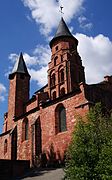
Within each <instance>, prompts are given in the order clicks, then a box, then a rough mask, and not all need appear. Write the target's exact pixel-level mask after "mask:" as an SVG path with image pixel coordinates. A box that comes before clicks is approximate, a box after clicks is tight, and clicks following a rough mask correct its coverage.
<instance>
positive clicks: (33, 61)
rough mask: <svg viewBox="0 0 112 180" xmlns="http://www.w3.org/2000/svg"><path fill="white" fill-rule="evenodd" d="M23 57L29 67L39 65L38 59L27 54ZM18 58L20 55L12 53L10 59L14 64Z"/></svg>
mask: <svg viewBox="0 0 112 180" xmlns="http://www.w3.org/2000/svg"><path fill="white" fill-rule="evenodd" d="M23 56H24V59H25V62H26V64H27V66H28V67H30V66H32V65H35V64H37V57H36V56H30V55H29V54H27V53H23ZM18 58H19V55H18V54H15V53H11V54H10V55H9V59H10V60H11V61H12V63H15V62H16V61H17V59H18Z"/></svg>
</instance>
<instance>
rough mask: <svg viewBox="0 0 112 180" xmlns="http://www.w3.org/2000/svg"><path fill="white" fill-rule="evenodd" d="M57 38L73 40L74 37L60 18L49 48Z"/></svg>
mask: <svg viewBox="0 0 112 180" xmlns="http://www.w3.org/2000/svg"><path fill="white" fill-rule="evenodd" d="M59 37H72V38H74V36H73V35H72V34H71V32H70V30H69V29H68V27H67V25H66V23H65V21H64V19H63V17H62V18H61V20H60V22H59V25H58V28H57V31H56V34H55V36H54V38H53V39H52V40H51V42H50V47H51V46H52V44H53V42H54V41H55V40H56V39H57V38H59ZM74 39H75V38H74Z"/></svg>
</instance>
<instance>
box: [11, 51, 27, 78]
mask: <svg viewBox="0 0 112 180" xmlns="http://www.w3.org/2000/svg"><path fill="white" fill-rule="evenodd" d="M15 73H21V74H25V75H27V76H30V75H29V73H28V70H27V67H26V64H25V61H24V58H23V54H22V52H21V53H20V56H19V58H18V60H17V61H16V63H15V65H14V68H13V70H12V73H11V74H10V75H9V79H10V78H11V76H12V75H13V74H15Z"/></svg>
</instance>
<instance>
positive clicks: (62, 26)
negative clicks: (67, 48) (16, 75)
mask: <svg viewBox="0 0 112 180" xmlns="http://www.w3.org/2000/svg"><path fill="white" fill-rule="evenodd" d="M59 36H72V34H71V32H70V31H69V29H68V27H67V25H66V23H65V21H64V19H63V18H61V20H60V23H59V25H58V29H57V31H56V34H55V36H54V38H56V37H59Z"/></svg>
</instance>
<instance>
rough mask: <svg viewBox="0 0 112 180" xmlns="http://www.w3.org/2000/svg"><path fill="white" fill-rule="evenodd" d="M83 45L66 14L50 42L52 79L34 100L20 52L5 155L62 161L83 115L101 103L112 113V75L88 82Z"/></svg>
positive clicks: (0, 138) (1, 137) (2, 138)
mask: <svg viewBox="0 0 112 180" xmlns="http://www.w3.org/2000/svg"><path fill="white" fill-rule="evenodd" d="M77 47H78V40H77V39H76V38H75V37H74V36H73V35H72V34H71V32H70V30H69V28H68V26H67V25H66V23H65V21H64V19H63V18H61V20H60V22H59V25H58V28H57V31H56V34H55V36H54V37H53V39H52V40H51V41H50V48H51V59H50V62H49V63H48V71H47V74H48V83H47V84H46V85H45V86H44V87H42V88H41V89H39V90H37V91H36V92H35V93H34V94H33V96H32V97H31V98H30V97H29V91H30V89H29V86H30V74H29V72H28V70H27V67H26V64H25V61H24V58H23V55H22V53H21V54H20V56H19V58H18V60H17V62H16V64H15V66H14V68H13V70H12V72H11V73H10V74H9V95H8V112H6V113H5V114H4V124H3V132H2V134H0V158H1V159H10V160H30V163H31V165H33V164H35V163H36V161H37V159H39V158H42V159H44V161H45V158H46V162H47V163H49V162H50V161H51V162H52V163H55V162H58V163H61V162H63V160H64V155H65V152H66V150H67V147H68V145H69V143H70V141H71V137H72V132H73V130H74V126H75V124H76V122H77V115H80V116H82V117H83V116H85V115H86V114H87V112H88V111H89V109H90V107H91V106H93V105H94V104H95V103H96V102H101V103H102V104H103V105H105V106H106V108H107V109H108V110H109V111H111V109H112V76H108V75H106V76H105V77H104V79H103V80H102V82H100V83H98V84H86V80H85V72H84V67H83V65H82V59H81V57H80V55H79V53H78V51H77ZM96 66H97V65H96ZM91 73H92V67H91ZM94 76H97V74H95V75H94Z"/></svg>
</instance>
